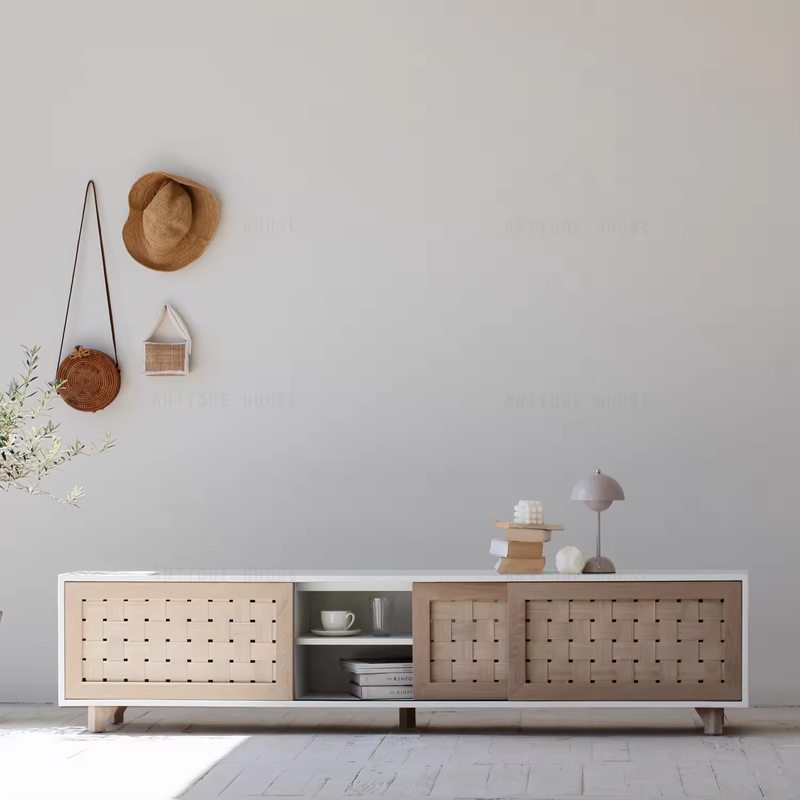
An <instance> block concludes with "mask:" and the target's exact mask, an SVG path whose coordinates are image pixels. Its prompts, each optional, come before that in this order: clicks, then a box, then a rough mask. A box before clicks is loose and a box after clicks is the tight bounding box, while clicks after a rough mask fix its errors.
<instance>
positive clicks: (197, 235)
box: [122, 172, 219, 272]
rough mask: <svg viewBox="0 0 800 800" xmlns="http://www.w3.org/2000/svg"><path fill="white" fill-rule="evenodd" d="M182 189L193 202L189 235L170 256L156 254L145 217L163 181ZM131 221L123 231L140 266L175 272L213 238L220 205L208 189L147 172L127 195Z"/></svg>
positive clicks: (200, 253)
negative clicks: (146, 232) (149, 238)
mask: <svg viewBox="0 0 800 800" xmlns="http://www.w3.org/2000/svg"><path fill="white" fill-rule="evenodd" d="M167 180H173V181H175V182H176V183H179V184H180V185H181V186H183V187H184V188H185V189H186V191H187V192H188V194H189V197H190V198H191V200H192V224H191V226H190V227H189V230H188V231H187V233H186V236H184V237H183V239H181V241H180V242H179V243H178V244H177V245H176V246H175V247H174V248H172V249H171V250H170V251H169V253H168V254H167V255H160V254H156V253H154V252H153V251H152V250H151V249H150V247H149V245H148V242H147V238H146V237H145V235H144V226H143V224H142V215H143V214H144V210H145V208H147V204H148V203H149V202H150V201H151V200H152V199H153V197H154V196H155V194H156V192H158V190H159V189H160V188H161V185H162V184H163V183H164V181H167ZM128 207H129V212H128V219H127V220H126V222H125V225H124V226H123V228H122V241H123V242H124V243H125V248H126V249H127V251H128V252H129V253H130V254H131V257H133V258H134V259H136V261H138V262H139V263H140V264H143V265H144V266H145V267H148V268H149V269H154V270H156V271H157V272H174V271H175V270H178V269H183V267H185V266H187V265H188V264H191V263H192V261H194V260H195V259H197V258H199V257H200V256H201V255H202V253H203V251H204V250H205V249H206V247H208V243H209V242H210V241H211V239H212V238H213V237H214V232H215V231H216V229H217V222H218V221H219V203H218V202H217V198H216V197H214V193H213V192H211V191H210V190H209V189H206V187H205V186H202V185H201V184H199V183H197V182H196V181H193V180H190V179H189V178H183V177H181V176H180V175H171V174H170V173H168V172H148V173H147V175H143V176H142V177H141V178H139V180H138V181H136V183H134V184H133V187H132V188H131V190H130V192H129V194H128Z"/></svg>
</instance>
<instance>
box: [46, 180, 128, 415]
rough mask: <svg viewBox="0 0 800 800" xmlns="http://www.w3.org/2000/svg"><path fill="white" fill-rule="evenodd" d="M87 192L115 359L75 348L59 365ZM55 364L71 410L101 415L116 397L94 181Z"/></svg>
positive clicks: (114, 339) (116, 372)
mask: <svg viewBox="0 0 800 800" xmlns="http://www.w3.org/2000/svg"><path fill="white" fill-rule="evenodd" d="M89 189H93V190H94V210H95V217H96V219H97V235H98V238H99V239H100V257H101V259H102V262H103V280H104V282H105V286H106V301H107V303H108V322H109V326H110V327H111V341H112V342H113V344H114V358H113V359H112V358H111V356H107V355H106V354H105V353H104V352H103V351H102V350H90V349H87V348H84V347H81V346H80V345H78V346H77V347H76V348H75V349H74V350H73V351H72V352H71V353H70V354H69V355H68V356H67V357H66V358H65V359H64V360H63V361H61V354H62V353H63V352H64V338H65V337H66V335H67V321H68V320H69V307H70V304H71V303H72V290H73V288H74V287H75V270H76V268H77V266H78V253H79V251H80V247H81V235H82V234H83V223H84V221H85V219H86V204H87V202H88V200H89ZM58 360H59V361H60V362H61V363H60V364H59V365H58V371H57V372H56V381H57V382H58V383H59V384H61V385H60V386H59V387H58V393H59V395H60V396H61V399H62V400H63V401H64V402H65V403H66V404H67V405H68V406H72V408H75V409H77V410H78V411H100V409H101V408H105V407H106V406H107V405H108V404H109V403H110V402H111V401H112V400H113V399H114V398H115V397H116V396H117V393H118V392H119V384H120V374H119V358H118V357H117V335H116V333H115V332H114V314H113V313H112V311H111V292H110V291H109V288H108V270H107V269H106V253H105V248H104V247H103V231H102V229H101V228H100V211H99V209H98V208H97V189H96V188H95V185H94V181H89V183H87V184H86V194H85V195H84V196H83V212H82V213H81V227H80V229H79V230H78V244H77V246H76V248H75V262H74V263H73V265H72V281H71V282H70V285H69V297H68V298H67V313H66V314H65V315H64V330H63V331H62V332H61V347H60V349H59V351H58Z"/></svg>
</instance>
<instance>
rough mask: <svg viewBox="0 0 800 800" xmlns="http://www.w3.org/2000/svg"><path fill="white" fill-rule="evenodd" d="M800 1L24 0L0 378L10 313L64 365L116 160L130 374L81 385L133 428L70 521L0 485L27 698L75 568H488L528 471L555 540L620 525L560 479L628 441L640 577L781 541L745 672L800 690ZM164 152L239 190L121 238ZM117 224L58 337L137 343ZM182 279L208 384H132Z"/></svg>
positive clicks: (14, 60)
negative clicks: (211, 215) (157, 246)
mask: <svg viewBox="0 0 800 800" xmlns="http://www.w3.org/2000/svg"><path fill="white" fill-rule="evenodd" d="M799 16H800V15H799V14H798V8H797V4H796V3H794V2H789V0H786V1H785V2H783V1H781V0H774V1H773V2H770V3H759V2H755V1H754V2H729V1H728V0H724V1H723V0H719V1H718V2H704V3H695V2H691V0H685V1H681V2H670V3H641V2H638V0H631V1H630V2H616V3H610V2H602V3H601V2H596V3H579V2H562V1H561V0H559V1H558V2H556V1H555V0H553V2H548V3H544V2H527V0H526V1H525V2H501V3H488V2H484V3H480V2H463V1H461V0H459V1H458V2H456V1H455V0H453V2H441V0H439V1H438V2H437V1H436V0H434V1H433V2H430V0H425V2H402V3H400V2H396V3H380V4H379V3H371V2H360V1H359V2H347V3H343V2H325V3H322V2H317V3H314V2H297V1H296V0H291V2H290V0H285V2H264V0H252V1H248V2H244V1H240V2H230V1H229V2H225V3H221V2H208V1H206V0H203V1H202V2H200V1H199V0H192V2H183V1H181V2H177V1H176V0H160V1H159V2H137V3H126V4H122V3H115V2H89V0H73V2H71V3H59V2H55V0H48V1H47V2H44V3H35V4H34V3H16V4H11V3H6V4H4V9H3V31H2V33H0V38H1V39H2V47H0V136H2V148H0V175H2V192H0V233H1V234H2V244H3V248H2V260H0V269H1V270H2V284H0V285H1V286H2V295H1V296H2V304H1V306H0V334H1V339H0V377H2V378H3V381H5V380H6V379H7V378H8V377H10V375H11V373H12V372H13V371H14V370H15V369H16V368H17V366H18V363H19V350H18V345H19V344H20V343H27V344H33V343H38V344H41V345H43V346H44V347H45V348H46V350H45V356H46V359H45V360H46V364H47V367H48V370H53V369H54V368H55V361H56V354H57V345H58V341H59V338H60V333H61V324H62V313H63V306H64V303H65V300H66V293H67V289H68V284H69V272H70V268H71V262H72V251H73V247H74V238H75V234H76V229H77V223H78V217H79V213H80V202H81V198H82V193H83V189H84V185H85V181H86V180H87V178H89V177H94V178H95V179H96V180H97V182H98V186H99V191H100V198H101V211H102V216H103V221H104V223H105V229H106V237H107V240H106V247H107V253H108V261H109V268H110V273H111V291H112V298H113V302H114V308H115V312H116V317H117V333H118V339H119V344H120V351H121V352H120V355H121V361H122V380H123V383H122V391H121V393H120V396H119V398H118V399H117V400H116V401H115V402H114V403H113V405H112V406H110V407H109V408H108V409H107V410H105V411H103V412H101V413H99V414H97V415H84V414H80V413H78V412H75V411H73V410H72V409H70V408H67V407H65V406H63V405H61V404H59V407H58V408H57V409H56V417H57V419H59V420H61V421H62V422H63V428H64V432H65V434H66V435H67V436H68V438H69V437H73V436H75V435H80V436H81V437H84V438H91V437H94V436H97V435H98V434H99V433H101V432H102V431H103V430H105V429H106V428H108V429H110V430H111V431H112V432H113V433H114V434H115V436H116V438H117V439H118V442H119V444H118V447H117V449H116V450H114V451H113V452H111V453H109V454H108V455H105V456H102V457H100V458H97V459H94V460H84V461H83V462H82V463H80V464H77V465H73V466H74V467H75V468H74V469H70V470H68V471H65V472H64V473H63V475H60V476H57V477H56V479H55V480H54V481H53V484H52V486H53V488H55V489H58V490H61V489H63V488H65V487H67V486H68V485H71V484H73V483H82V484H84V485H85V486H86V488H87V492H88V497H87V499H86V500H85V502H84V503H83V507H82V509H81V510H80V511H78V510H74V509H70V508H66V507H62V506H58V505H56V504H54V503H52V502H49V501H48V500H47V499H44V498H41V499H32V498H28V497H26V496H24V495H22V494H20V493H16V494H12V495H9V496H0V525H1V526H2V532H3V536H2V542H3V546H2V558H0V608H1V609H3V610H4V611H5V614H6V616H5V618H4V620H3V623H2V626H0V699H2V700H18V701H22V700H50V699H53V698H54V697H55V680H56V663H55V661H56V653H55V650H56V645H55V641H56V575H57V574H58V573H59V572H64V571H68V570H73V569H123V568H126V569H147V568H190V567H198V568H199V567H207V568H234V567H253V568H255V567H259V568H271V567H275V568H285V567H297V566H302V567H308V568H337V567H341V568H347V567H365V568H366V567H442V568H445V567H487V568H489V567H491V564H492V562H493V560H492V558H491V557H490V556H489V555H488V553H487V549H488V542H489V539H490V538H491V535H492V527H491V521H492V519H493V518H494V517H507V516H508V515H509V513H510V510H511V507H512V505H513V503H514V502H516V501H517V500H518V499H519V498H520V497H535V498H539V499H541V500H543V501H544V503H545V505H546V507H547V509H548V515H547V516H548V517H549V518H551V519H555V520H558V521H562V522H564V523H565V524H566V526H567V530H566V532H565V533H564V534H563V535H561V536H559V537H558V541H557V542H556V543H554V544H553V545H551V548H552V549H550V550H549V551H548V556H549V559H550V563H551V565H552V564H553V560H554V556H555V551H556V549H557V547H558V546H559V544H560V543H562V544H566V543H571V544H575V545H578V546H579V547H581V548H583V549H584V550H586V551H591V549H592V547H593V541H594V540H593V524H594V520H593V518H592V515H591V514H590V512H588V511H587V510H586V509H585V508H583V507H581V506H578V505H577V504H573V503H571V502H570V500H569V496H570V490H571V488H572V486H573V484H574V482H575V481H576V480H577V479H578V478H580V477H581V476H583V475H585V474H587V473H589V472H590V471H592V470H593V469H594V468H595V467H597V466H600V467H602V468H603V469H604V470H605V471H606V472H608V473H610V474H612V475H614V476H615V477H616V478H618V479H619V481H620V482H621V483H622V485H623V487H624V488H625V491H626V494H627V500H626V501H625V502H624V503H619V504H616V505H615V506H614V507H613V508H612V509H611V510H610V511H609V512H608V513H607V515H606V531H607V536H606V549H607V554H608V555H610V556H611V557H613V559H614V560H615V561H616V563H617V565H618V567H619V568H620V569H624V568H626V567H634V566H640V567H649V568H664V567H674V568H681V567H688V568H700V567H708V568H714V567H731V568H747V569H749V570H750V571H751V576H752V631H751V658H752V698H753V700H754V701H755V702H756V703H794V702H795V701H796V700H797V689H798V679H797V676H798V674H799V672H800V664H799V663H798V631H797V609H798V606H799V605H800V596H798V580H797V563H798V556H799V555H800V552H799V551H798V535H797V532H798V503H797V486H798V417H797V408H798V359H797V340H798V314H797V312H798V288H799V287H798V274H797V265H798V236H797V220H798V211H799V208H798V182H797V177H798V166H799V165H798V141H799V136H798V134H799V133H800V131H799V130H798V99H799V98H800V87H799V86H798V69H797V67H798V31H800V19H798V17H799ZM156 169H161V170H168V171H173V172H178V173H182V174H185V175H188V176H190V177H193V178H195V179H197V180H200V181H203V182H205V183H206V184H207V185H208V186H209V187H211V188H212V189H213V190H214V191H215V192H216V193H217V195H218V197H219V199H220V202H221V206H222V217H221V220H220V225H219V228H218V231H217V235H216V237H215V239H214V241H213V242H212V244H211V246H210V247H209V249H208V250H207V252H206V254H205V255H204V256H203V257H202V258H201V259H200V260H199V261H197V262H196V263H194V264H193V265H191V266H190V267H188V268H187V269H185V270H182V271H180V272H177V273H175V274H163V275H162V274H156V273H153V272H150V271H149V270H147V269H145V268H144V267H141V266H139V265H138V264H137V263H136V262H134V261H133V260H132V259H131V258H130V257H129V256H128V254H127V252H126V251H125V249H124V247H123V244H122V240H121V236H120V232H121V229H122V225H123V222H124V221H125V218H126V215H127V193H128V190H129V188H130V186H131V185H132V183H133V182H134V181H135V180H136V179H137V178H138V177H139V176H140V175H142V174H144V173H145V172H148V171H151V170H156ZM87 244H88V245H90V246H89V247H87V251H86V254H85V256H86V257H85V258H84V259H82V262H81V280H80V282H79V285H78V287H77V289H76V291H77V304H76V307H75V311H76V312H77V315H76V320H75V325H74V326H73V327H72V328H71V331H70V333H69V334H68V344H69V345H71V346H72V345H75V344H78V343H80V344H83V345H85V346H92V345H94V346H100V347H102V348H104V349H108V348H109V347H110V343H109V340H108V335H107V333H106V329H105V327H104V321H103V305H102V300H103V296H102V284H101V280H100V263H99V258H98V256H97V250H96V247H95V241H94V239H92V238H90V241H89V242H88V243H87ZM164 301H170V302H172V303H174V304H175V305H176V307H177V308H178V309H179V311H180V312H181V313H182V314H183V315H184V316H185V318H186V320H187V322H188V324H189V326H190V327H191V329H192V331H193V334H194V336H195V348H196V349H195V353H194V356H193V362H192V373H191V375H190V376H189V377H188V378H182V379H181V378H175V379H153V378H146V377H144V376H142V375H141V374H140V372H141V360H140V348H141V345H140V342H141V340H142V339H143V337H144V336H145V334H146V332H147V329H148V327H149V326H150V324H151V320H152V317H153V315H154V313H155V311H156V309H157V307H158V306H159V304H160V303H162V302H164ZM78 315H79V319H78V318H77V316H78ZM281 393H282V394H283V395H284V407H282V408H279V407H275V406H273V407H269V406H268V405H265V404H266V403H267V402H268V401H269V400H270V398H274V402H275V403H276V404H277V403H278V395H279V394H281ZM542 394H543V395H544V402H543V401H542ZM223 397H224V399H223ZM248 403H251V404H252V405H248ZM203 406H204V407H203ZM223 406H227V407H223Z"/></svg>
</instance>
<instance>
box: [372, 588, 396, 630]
mask: <svg viewBox="0 0 800 800" xmlns="http://www.w3.org/2000/svg"><path fill="white" fill-rule="evenodd" d="M369 605H370V611H371V612H372V635H373V636H391V634H392V612H393V611H394V598H393V597H372V598H371V599H370V601H369Z"/></svg>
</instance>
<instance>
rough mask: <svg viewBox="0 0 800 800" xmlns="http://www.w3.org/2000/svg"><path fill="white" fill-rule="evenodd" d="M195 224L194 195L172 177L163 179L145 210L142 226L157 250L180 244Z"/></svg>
mask: <svg viewBox="0 0 800 800" xmlns="http://www.w3.org/2000/svg"><path fill="white" fill-rule="evenodd" d="M191 226H192V198H191V197H190V196H189V193H188V192H187V191H186V189H184V188H183V186H181V185H180V184H179V183H177V182H176V181H173V180H167V181H164V183H162V184H161V187H160V188H159V190H158V191H157V192H156V194H155V197H153V199H152V200H151V201H150V202H149V203H148V204H147V207H146V208H145V209H144V211H143V212H142V229H143V231H144V235H145V238H146V239H147V243H148V245H149V246H150V248H151V249H152V250H153V251H154V253H166V252H169V251H170V250H172V248H174V247H175V246H177V245H178V244H179V243H180V242H181V240H182V239H183V238H184V237H185V236H186V234H187V233H188V232H189V229H190V228H191Z"/></svg>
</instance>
